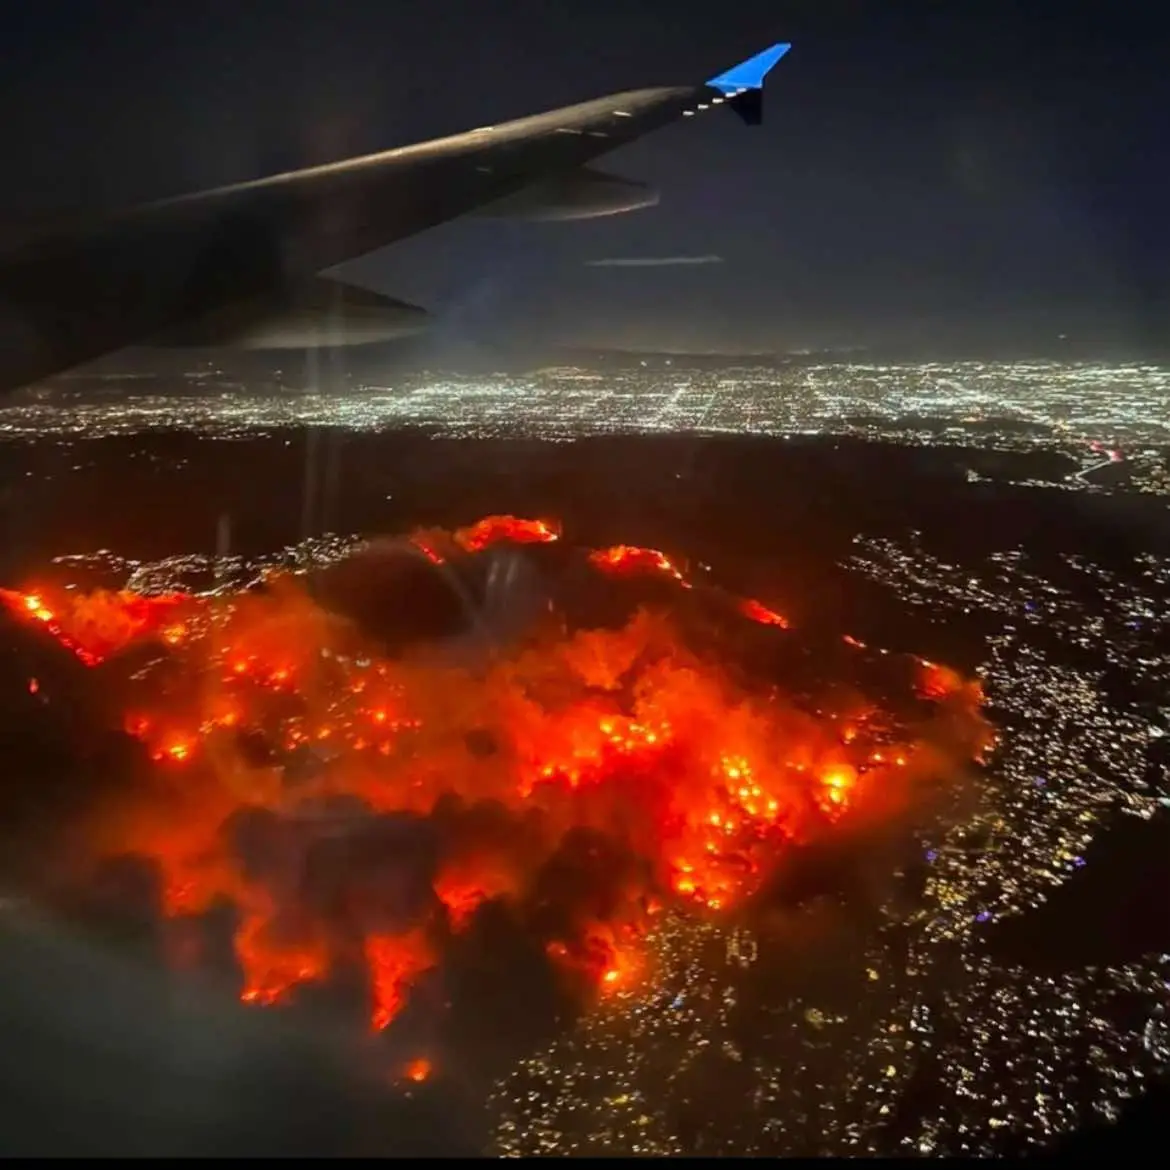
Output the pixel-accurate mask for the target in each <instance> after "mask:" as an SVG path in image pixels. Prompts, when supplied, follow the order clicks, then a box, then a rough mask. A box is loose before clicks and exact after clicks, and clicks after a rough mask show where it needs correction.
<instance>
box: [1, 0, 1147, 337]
mask: <svg viewBox="0 0 1170 1170" xmlns="http://www.w3.org/2000/svg"><path fill="white" fill-rule="evenodd" d="M1164 24H1165V21H1164V18H1162V17H1161V15H1160V14H1159V11H1158V6H1157V5H1153V4H1148V3H1147V4H1143V5H1139V4H1137V3H1131V2H1130V0H1117V2H1113V3H1108V4H1106V3H1079V4H1078V3H1073V4H1071V5H1069V4H1057V3H1056V2H1055V0H947V2H944V0H931V2H926V0H890V2H881V3H879V2H877V0H872V2H869V3H847V2H846V0H804V2H796V0H789V2H787V3H786V2H785V0H737V2H736V3H726V2H723V0H556V2H553V0H446V2H445V3H443V2H436V3H426V4H424V3H421V2H409V3H408V2H404V0H371V2H361V0H247V3H231V2H230V0H204V2H203V3H196V2H194V0H166V2H155V3H137V2H132V0H94V2H88V0H84V2H83V0H75V2H73V3H66V2H64V0H38V3H37V4H25V5H22V6H21V12H20V17H19V20H18V21H13V22H12V23H10V24H9V26H8V27H6V28H5V30H4V37H3V47H2V48H0V127H2V130H0V133H3V135H4V136H5V138H6V140H7V141H6V144H5V145H6V147H7V157H8V159H9V160H12V159H14V158H19V159H21V160H23V166H21V167H20V168H17V167H14V166H11V165H10V166H7V167H6V168H5V176H4V187H5V191H4V195H3V196H2V197H0V200H2V203H3V207H4V209H5V210H6V211H8V212H9V213H10V215H9V223H10V224H11V223H14V222H18V220H19V214H18V213H20V212H21V211H28V210H38V209H50V208H55V209H70V210H73V209H76V208H78V207H79V206H86V205H91V204H94V203H104V202H114V201H119V200H123V199H128V198H139V197H151V196H158V195H164V194H172V193H177V192H179V191H182V190H185V189H190V188H196V187H202V186H207V185H212V184H215V183H219V182H225V181H230V180H234V179H243V178H250V177H255V176H257V175H259V174H262V173H266V172H269V171H273V170H277V169H287V168H289V167H293V166H297V165H302V164H308V163H312V162H322V161H327V160H330V159H333V158H336V157H342V156H345V155H347V154H353V153H360V152H366V151H371V150H377V149H384V148H386V147H389V146H394V145H400V144H403V143H406V142H410V141H413V140H417V139H420V138H426V137H430V136H433V135H438V134H443V133H449V132H455V131H458V130H463V129H467V128H470V127H472V126H477V125H483V124H486V123H492V122H497V121H502V120H504V119H506V118H508V117H511V116H519V115H522V114H525V113H530V112H534V111H537V110H540V109H544V108H549V107H554V106H557V105H561V104H565V103H568V102H573V101H578V100H582V99H585V98H589V97H594V96H598V95H601V94H604V93H607V92H610V91H613V90H617V89H622V88H634V87H638V86H642V85H652V84H660V83H670V84H674V83H687V82H690V81H702V80H703V79H705V78H706V77H709V76H711V75H712V74H713V73H714V72H717V71H719V70H720V69H722V68H724V67H726V66H728V65H730V64H732V63H734V62H735V61H737V60H739V59H740V58H742V57H743V56H745V55H747V54H749V53H751V52H753V51H755V50H756V49H758V48H761V47H763V46H764V45H766V44H768V43H770V42H772V41H774V40H777V39H787V40H791V41H793V42H794V46H795V47H794V49H793V51H792V53H791V55H790V56H789V57H788V58H787V59H786V60H785V61H783V62H782V63H781V64H780V65H779V66H778V67H777V69H776V71H775V73H774V74H773V75H772V77H771V78H770V80H769V86H768V91H769V96H768V103H767V110H766V124H765V125H764V126H763V127H762V128H759V129H757V130H750V129H748V128H746V127H744V126H742V125H741V124H740V123H739V122H738V121H737V120H736V119H734V118H733V117H731V116H730V115H729V116H728V117H727V118H726V119H719V118H707V119H695V120H693V121H687V122H683V123H680V124H678V125H677V126H673V127H670V128H668V129H666V130H664V131H661V132H660V133H658V134H656V135H653V136H651V137H649V138H646V139H644V140H642V141H641V142H638V143H636V144H634V145H633V146H630V147H627V148H625V149H623V150H621V151H619V152H616V153H614V154H613V155H609V156H606V157H605V158H604V159H602V160H599V165H601V166H602V167H604V168H606V169H611V170H615V171H617V172H619V173H622V174H626V175H629V176H631V177H636V178H641V179H644V180H647V181H649V182H651V183H653V184H654V185H655V186H657V187H658V188H660V189H661V191H662V202H661V204H660V205H659V207H657V208H655V209H653V210H650V211H644V212H640V213H635V214H632V215H628V216H622V217H615V218H612V219H609V220H601V221H594V222H591V223H577V224H567V225H565V224H562V225H532V224H521V223H514V222H490V221H478V222H477V221H466V222H462V223H454V224H448V225H445V226H443V227H440V228H438V229H436V230H434V231H432V232H429V233H427V234H426V235H423V236H420V237H417V238H415V239H413V240H409V241H406V242H404V243H401V244H398V245H396V246H394V247H393V248H391V249H389V250H387V251H385V252H382V253H380V254H378V255H377V257H375V258H372V259H369V260H366V261H364V262H362V263H360V264H359V265H356V266H354V267H353V268H352V269H351V270H350V273H351V274H352V275H353V276H354V277H355V278H359V277H360V279H361V280H362V281H363V282H364V283H368V284H372V285H374V286H375V287H378V288H380V289H382V290H384V291H386V292H388V293H391V294H392V295H397V296H402V297H405V298H406V299H410V300H416V301H418V302H420V303H422V304H425V305H427V306H428V307H430V308H432V309H435V310H436V311H437V312H438V314H439V319H440V322H441V325H442V328H443V329H445V330H446V331H447V332H448V333H449V334H451V335H455V334H458V333H467V334H469V335H474V334H476V332H477V331H479V332H484V331H486V332H488V333H490V332H492V331H496V332H499V333H501V334H508V333H513V334H519V333H521V332H523V333H530V334H531V335H532V336H534V337H556V338H559V339H562V340H568V341H603V342H607V343H613V344H633V345H642V346H653V345H660V346H677V347H688V348H693V347H720V348H773V347H781V348H787V347H800V346H814V345H822V344H837V345H847V344H859V343H868V342H873V341H875V340H881V339H890V340H895V341H899V342H914V341H920V340H925V339H931V338H936V337H943V336H952V335H954V336H978V337H982V338H997V337H1003V338H1007V337H1017V338H1018V337H1031V336H1036V337H1049V336H1051V335H1054V334H1056V333H1059V332H1068V333H1070V334H1073V335H1074V336H1083V335H1085V334H1087V333H1088V334H1094V335H1099V336H1103V337H1111V338H1127V337H1128V338H1134V339H1136V338H1137V337H1138V336H1140V335H1143V334H1144V336H1145V337H1146V338H1148V337H1149V336H1150V335H1151V334H1152V333H1155V332H1157V331H1158V330H1159V329H1161V327H1162V325H1163V319H1164V317H1165V313H1166V308H1167V304H1168V303H1170V302H1168V298H1167V285H1168V280H1167V270H1168V267H1170V247H1168V236H1170V233H1168V231H1167V228H1166V224H1165V211H1164V209H1165V208H1166V207H1170V183H1168V171H1170V162H1168V161H1167V151H1166V148H1165V132H1166V128H1167V125H1168V121H1170V119H1168V110H1170V68H1167V63H1166V53H1165V51H1164V45H1165V37H1164V35H1163V34H1164ZM704 253H712V254H718V255H720V256H722V257H723V258H724V263H722V264H720V265H708V266H703V267H694V268H689V269H684V268H660V269H643V270H630V269H613V268H610V269H606V268H600V269H598V268H586V267H584V262H585V261H586V260H589V259H596V258H602V257H612V256H630V255H640V256H659V255H677V254H692V255H693V254H704Z"/></svg>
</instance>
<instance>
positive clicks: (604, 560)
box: [589, 544, 685, 584]
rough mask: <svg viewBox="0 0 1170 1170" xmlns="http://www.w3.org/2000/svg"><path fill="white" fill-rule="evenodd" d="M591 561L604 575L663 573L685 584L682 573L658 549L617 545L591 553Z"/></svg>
mask: <svg viewBox="0 0 1170 1170" xmlns="http://www.w3.org/2000/svg"><path fill="white" fill-rule="evenodd" d="M589 560H590V561H591V562H592V564H593V565H594V566H596V567H597V568H598V569H600V570H601V571H602V572H604V573H612V574H614V575H626V574H636V573H661V574H663V575H664V576H667V577H673V578H674V579H675V580H676V581H679V582H682V583H684V584H685V580H684V578H683V575H682V573H681V572H680V571H679V569H678V568H676V567H675V565H674V563H673V562H672V561H671V559H670V558H669V557H668V556H667V555H666V554H665V553H663V552H659V551H658V549H656V548H638V547H637V546H636V545H632V544H615V545H613V546H612V547H611V548H600V549H598V550H597V551H596V552H593V553H591V554H590V556H589Z"/></svg>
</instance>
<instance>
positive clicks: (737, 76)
mask: <svg viewBox="0 0 1170 1170" xmlns="http://www.w3.org/2000/svg"><path fill="white" fill-rule="evenodd" d="M791 48H792V45H791V43H790V42H788V41H778V42H777V43H776V44H774V45H769V46H768V48H766V49H764V50H762V51H761V52H759V53H756V54H755V56H752V57H749V58H748V59H747V60H746V61H741V62H740V63H739V64H738V65H733V66H732V67H731V68H730V69H728V70H725V71H724V72H723V73H720V74H719V75H718V76H717V77H712V78H711V80H710V81H708V82H707V85H709V86H710V87H711V88H712V89H717V90H719V91H720V92H722V93H724V94H734V93H742V92H743V91H744V90H748V89H763V87H764V78H765V77H767V76H768V74H769V73H771V71H772V69H773V68H774V67H775V66H776V63H777V62H778V61H779V60H780V58H781V57H783V56H785V54H786V53H787V52H788V51H789V49H791Z"/></svg>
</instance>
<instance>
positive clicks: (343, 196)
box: [0, 44, 790, 391]
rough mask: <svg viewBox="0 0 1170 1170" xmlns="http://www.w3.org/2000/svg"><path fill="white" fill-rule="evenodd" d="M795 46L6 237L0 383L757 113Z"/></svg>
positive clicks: (211, 315) (5, 386) (46, 370)
mask: <svg viewBox="0 0 1170 1170" xmlns="http://www.w3.org/2000/svg"><path fill="white" fill-rule="evenodd" d="M789 47H790V46H789V45H787V44H777V45H773V46H771V47H770V48H768V49H765V50H764V51H763V52H762V53H758V54H756V55H755V56H754V57H751V58H749V59H748V60H746V61H743V62H741V63H740V64H739V65H736V66H734V67H733V68H731V69H729V70H727V71H726V72H724V73H720V74H719V75H718V76H716V77H714V78H712V79H711V80H710V81H708V82H705V83H703V84H701V85H689V86H680V87H669V88H654V89H640V90H633V91H629V92H625V93H618V94H613V95H611V96H609V97H604V98H599V99H597V100H595V101H590V102H584V103H581V104H579V105H574V106H566V107H564V108H563V109H558V110H551V111H549V112H548V113H544V114H536V115H533V116H530V117H526V118H519V119H517V120H515V121H511V122H503V123H500V124H499V125H496V126H482V127H480V128H478V129H476V130H469V131H467V132H465V133H462V134H456V135H452V136H451V137H448V138H439V139H434V140H432V141H429V142H421V143H418V144H416V145H413V146H405V147H400V148H398V149H396V150H389V151H385V152H383V153H379V154H373V155H368V156H365V157H361V158H355V159H349V160H346V161H343V162H337V163H330V164H328V165H326V166H319V167H312V168H310V169H308V170H301V171H294V172H290V173H288V174H280V175H273V176H271V177H269V178H264V179H257V180H255V181H253V182H247V183H239V184H235V185H232V186H229V187H220V188H217V189H215V190H211V191H204V192H200V193H198V194H194V195H187V196H182V197H180V198H177V199H168V200H163V201H161V202H156V203H151V204H147V205H145V206H141V207H137V208H134V209H132V210H130V211H127V212H124V213H122V214H118V215H115V216H113V217H110V218H107V219H105V220H103V221H100V222H96V223H91V224H82V225H77V226H74V227H72V228H67V229H61V230H58V231H56V232H55V233H53V234H51V235H46V236H42V237H40V238H39V239H35V240H32V241H30V242H28V243H26V244H25V245H24V246H22V247H20V248H19V249H16V250H11V251H8V252H5V253H0V391H4V390H11V389H14V388H16V387H19V386H24V385H28V384H29V383H32V382H35V381H38V380H40V379H42V378H45V377H48V376H49V375H51V374H54V373H58V372H60V371H62V370H66V369H69V368H70V367H72V366H75V365H79V364H81V363H82V362H86V361H89V360H91V359H93V358H96V357H100V356H102V355H103V354H106V353H110V352H112V351H114V350H117V349H121V348H123V347H125V346H128V345H133V344H136V343H140V342H143V341H146V340H149V339H150V338H152V337H154V336H156V335H165V334H166V333H167V332H168V331H174V330H175V329H176V328H177V327H182V326H186V325H187V324H188V323H190V322H192V321H195V322H199V321H207V320H209V319H217V318H216V315H217V314H222V313H223V312H224V310H225V309H230V308H232V307H233V306H236V305H249V304H250V305H258V304H266V303H270V302H278V301H280V300H281V299H282V298H285V297H286V296H287V290H288V289H289V288H290V287H292V286H293V285H295V284H296V283H297V282H302V283H303V282H305V281H307V280H310V281H311V280H312V279H313V278H314V277H315V276H316V274H318V273H320V272H322V271H323V270H325V269H328V268H332V267H334V266H335V265H338V264H341V263H343V262H345V261H347V260H352V259H355V258H357V257H359V256H362V255H364V254H366V253H368V252H371V251H374V250H375V249H377V248H381V247H384V246H385V245H387V244H391V243H393V242H394V241H396V240H400V239H404V238H405V237H407V236H410V235H414V234H415V233H417V232H420V231H423V230H425V229H426V228H429V227H433V226H434V225H436V224H439V223H443V222H445V221H446V220H449V219H454V218H456V217H457V216H460V215H464V214H466V213H468V212H471V211H475V210H477V209H479V208H483V207H485V206H487V205H491V204H496V203H497V202H498V201H500V200H507V199H508V198H509V197H511V196H514V195H515V194H516V193H517V192H519V191H522V190H523V189H524V188H527V187H530V186H531V185H532V184H533V183H536V182H540V181H543V180H546V179H549V178H555V177H557V176H564V175H567V174H571V173H573V172H577V171H579V170H580V169H581V168H584V167H585V165H586V164H587V163H589V162H590V161H591V160H592V159H594V158H595V157H597V156H599V155H602V154H605V153H606V152H608V151H611V150H614V149H616V148H617V147H619V146H623V145H625V144H626V143H628V142H632V141H634V140H635V139H637V138H640V137H642V136H643V135H644V134H648V133H650V132H651V131H653V130H656V129H658V128H659V127H661V126H664V125H666V124H667V123H668V122H672V121H674V120H676V119H678V118H682V117H694V116H696V115H699V116H702V115H704V114H706V113H707V111H710V110H713V109H716V108H718V107H719V106H722V105H727V106H729V107H730V108H731V109H732V110H734V111H735V112H736V113H738V114H739V115H740V117H741V118H743V120H744V121H745V122H748V123H749V124H751V123H755V122H758V121H759V120H760V114H761V91H762V88H763V83H764V78H765V76H766V75H767V73H768V72H769V71H770V70H771V69H772V67H773V66H774V65H775V64H776V63H777V62H778V61H779V60H780V58H781V57H783V56H784V54H785V53H786V52H787V51H788V49H789ZM708 116H710V115H708ZM407 307H408V308H409V306H407Z"/></svg>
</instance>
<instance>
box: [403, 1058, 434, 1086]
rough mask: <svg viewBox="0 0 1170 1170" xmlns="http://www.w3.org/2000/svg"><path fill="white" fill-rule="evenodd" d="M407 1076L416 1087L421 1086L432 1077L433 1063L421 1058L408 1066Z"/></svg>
mask: <svg viewBox="0 0 1170 1170" xmlns="http://www.w3.org/2000/svg"><path fill="white" fill-rule="evenodd" d="M405 1075H406V1079H407V1080H408V1081H414V1083H415V1084H416V1085H421V1084H422V1082H423V1081H425V1080H427V1079H428V1078H429V1077H430V1075H431V1062H430V1061H429V1060H427V1059H426V1058H425V1057H422V1056H420V1057H419V1058H418V1059H417V1060H412V1061H411V1062H410V1064H408V1065H407V1066H406V1069H405Z"/></svg>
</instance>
